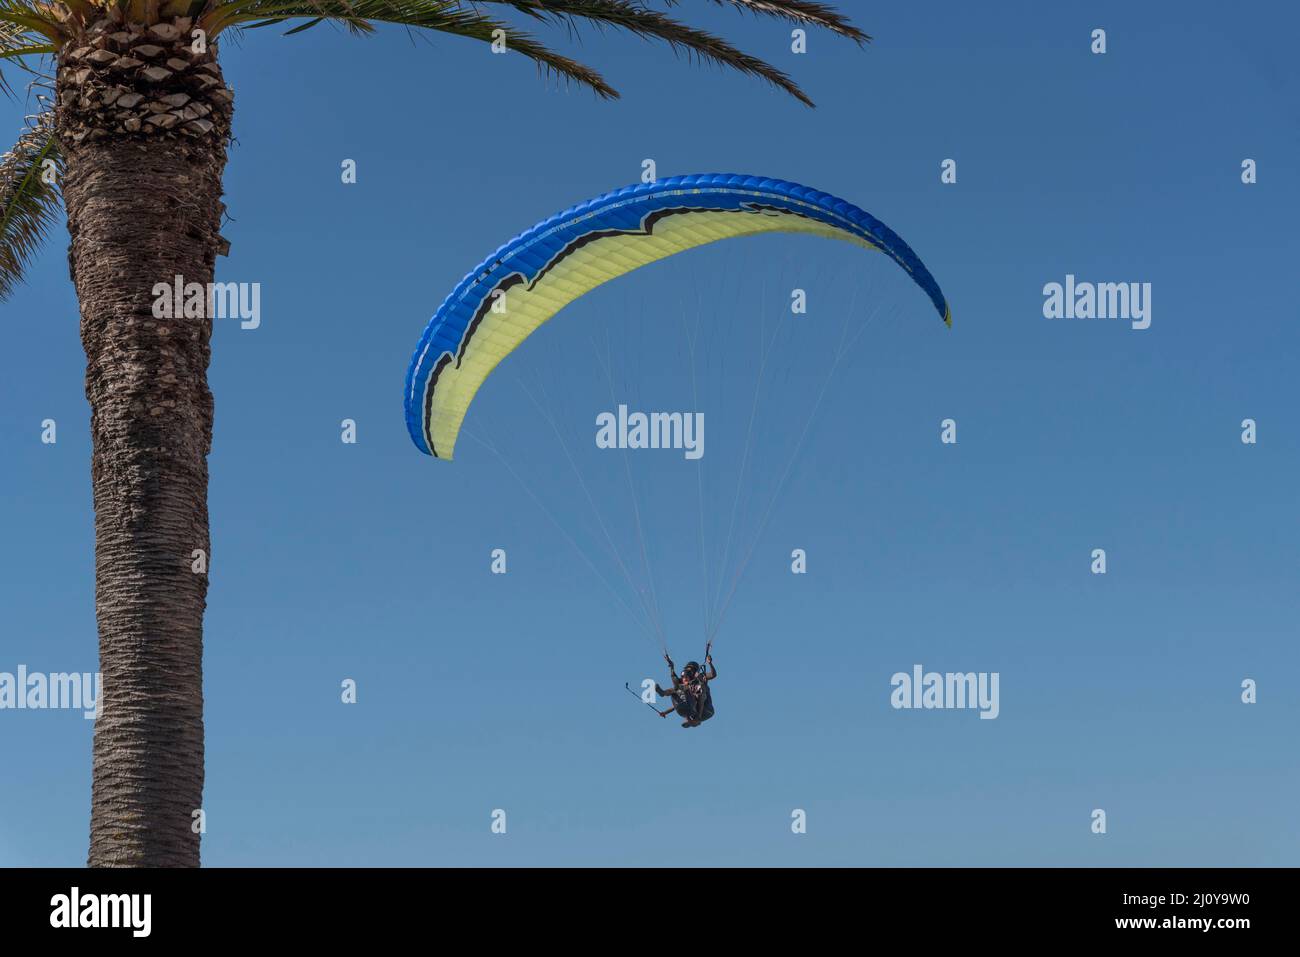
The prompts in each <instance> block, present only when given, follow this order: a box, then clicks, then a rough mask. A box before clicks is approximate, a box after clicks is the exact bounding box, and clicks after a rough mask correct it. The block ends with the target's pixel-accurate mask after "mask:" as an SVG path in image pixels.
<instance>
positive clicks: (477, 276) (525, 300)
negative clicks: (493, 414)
mask: <svg viewBox="0 0 1300 957" xmlns="http://www.w3.org/2000/svg"><path fill="white" fill-rule="evenodd" d="M766 232H790V233H810V234H813V235H817V236H824V237H827V238H830V239H840V240H844V241H847V242H851V243H855V244H857V245H859V246H863V247H865V248H867V249H874V250H878V251H880V252H882V253H884V254H885V255H887V256H889V257H890V258H891V259H893V260H894V262H896V263H897V264H898V265H899V266H901V267H902V268H903V269H904V270H906V271H907V273H908V274H909V275H910V276H911V277H912V279H913V280H914V281H915V282H916V284H917V285H918V286H920V287H921V289H922V290H923V291H924V292H925V293H926V295H927V296H929V297H930V301H931V302H932V303H933V304H934V307H935V309H936V310H937V311H938V313H939V315H940V316H941V317H942V318H943V321H944V322H945V323H947V324H949V325H951V324H952V313H951V311H950V310H949V307H948V302H947V300H946V299H945V298H944V296H943V293H942V292H941V291H940V289H939V286H938V284H937V283H936V282H935V280H934V277H933V276H931V275H930V271H929V270H928V269H927V268H926V267H925V264H924V263H922V262H921V260H920V258H919V257H918V256H917V255H916V253H914V252H913V251H912V249H911V247H909V246H908V245H907V243H905V242H903V240H902V239H900V238H899V236H898V235H897V234H896V233H895V232H894V231H893V230H891V229H890V228H889V227H888V226H886V225H885V224H884V223H882V222H880V221H879V220H878V219H876V218H875V217H874V216H872V215H871V214H870V213H868V212H866V211H865V210H862V209H859V208H858V207H857V206H854V205H853V204H852V203H848V202H846V201H845V200H842V199H837V198H836V197H834V196H831V195H829V194H827V193H822V192H818V191H817V190H814V189H809V188H808V187H806V186H799V185H797V184H795V183H789V182H785V181H784V180H777V179H765V178H762V177H755V176H739V175H732V174H722V173H708V174H698V175H691V176H675V177H672V178H671V179H664V180H658V181H656V182H653V183H642V184H637V185H634V186H628V187H625V188H623V189H619V190H615V191H614V192H612V193H606V194H605V195H603V196H598V197H596V198H595V199H591V200H588V201H587V202H585V203H579V204H578V205H577V206H574V207H572V208H570V209H567V210H565V211H564V212H562V213H559V214H557V215H555V216H552V217H551V218H550V219H547V220H544V221H543V222H541V223H538V224H537V225H536V226H534V227H533V228H532V229H530V230H528V231H527V232H524V233H521V234H520V235H519V236H517V237H516V238H514V239H512V240H511V241H510V242H508V243H506V244H505V245H504V246H502V247H501V248H500V249H498V250H497V251H496V252H495V253H493V254H492V255H491V256H489V257H488V258H487V259H485V260H484V261H483V262H482V263H481V264H480V265H479V266H478V268H476V269H474V270H473V271H472V272H470V273H469V274H468V275H467V276H465V278H464V279H462V280H461V282H460V284H459V285H458V286H457V287H456V288H455V290H454V291H453V292H452V293H451V295H450V296H448V297H447V299H446V300H445V301H444V302H443V303H442V305H441V306H439V307H438V311H437V312H435V313H434V315H433V318H432V319H430V320H429V324H428V326H426V327H425V330H424V335H423V336H422V337H421V338H420V343H419V345H418V346H417V347H416V350H415V353H414V355H413V356H412V357H411V363H410V367H409V369H408V370H407V374H406V395H405V405H406V426H407V430H408V431H409V432H410V434H411V440H412V441H413V442H414V443H415V445H416V448H418V449H419V450H420V451H421V452H424V453H426V454H427V455H432V456H435V457H437V458H442V459H450V458H451V457H452V453H453V452H454V451H455V447H456V438H457V436H458V435H459V433H460V427H461V423H462V422H463V421H464V418H465V413H466V411H467V410H468V409H469V404H470V402H471V401H472V400H473V398H474V394H475V393H476V392H477V391H478V389H479V386H481V385H482V384H483V381H484V380H485V379H486V378H487V376H488V375H489V374H490V373H491V372H492V370H493V369H494V368H496V366H497V364H498V363H499V362H500V361H501V360H502V359H504V358H505V357H506V356H507V355H509V354H510V352H511V351H512V350H514V349H515V347H517V346H518V345H519V344H520V343H521V342H523V341H524V340H525V339H526V338H528V336H529V335H531V334H532V333H533V332H534V331H535V330H536V329H537V328H538V327H539V326H540V325H542V324H543V323H544V322H546V321H547V320H548V319H550V318H551V317H552V316H554V315H555V314H556V313H557V312H559V311H560V310H561V309H563V308H564V307H565V306H566V305H568V304H569V303H570V302H572V301H573V300H575V299H577V298H578V297H579V296H582V295H584V294H585V293H587V292H590V291H591V290H592V289H595V288H596V287H597V286H599V285H601V284H602V283H605V282H607V281H609V280H610V279H614V278H617V277H618V276H621V275H623V274H624V273H628V272H631V271H632V270H634V269H637V268H638V267H640V266H644V265H646V264H647V263H651V262H654V261H656V260H659V259H663V258H664V257H666V256H671V255H673V254H675V253H679V252H683V251H685V250H687V249H691V248H694V247H696V246H702V245H704V244H706V243H711V242H716V241H717V240H721V239H730V238H733V237H737V236H749V235H754V234H756V233H766Z"/></svg>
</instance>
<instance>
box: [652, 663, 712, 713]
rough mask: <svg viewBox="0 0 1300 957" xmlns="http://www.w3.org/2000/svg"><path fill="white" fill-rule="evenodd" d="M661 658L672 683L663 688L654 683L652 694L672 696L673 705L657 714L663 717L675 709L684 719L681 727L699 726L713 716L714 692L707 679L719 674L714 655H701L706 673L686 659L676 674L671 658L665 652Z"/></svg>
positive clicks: (709, 680)
mask: <svg viewBox="0 0 1300 957" xmlns="http://www.w3.org/2000/svg"><path fill="white" fill-rule="evenodd" d="M664 660H665V661H667V662H668V674H669V675H670V676H671V677H672V680H673V686H672V688H671V689H668V690H665V689H663V688H661V687H659V685H657V684H656V685H655V693H656V694H658V695H661V696H663V697H665V698H672V699H673V706H672V707H671V708H669V709H668V710H667V711H660V712H659V717H661V718H666V717H668V716H669V715H670V714H672V713H673V712H674V711H676V712H677V713H678V714H679V715H680V716H681V717H683V718H685V719H686V720H685V721H683V722H682V727H683V728H695V727H698V726H699V725H700V724H702V723H703V722H705V721H708V720H709V719H710V718H712V717H713V693H712V692H711V691H710V690H709V682H711V681H712V680H713V679H714V678H716V677H717V676H718V669H717V668H715V667H714V665H713V656H712V655H711V654H708V653H707V652H706V653H705V656H704V660H705V661H706V662H707V663H708V665H709V672H708V674H705V673H704V672H703V671H701V670H700V666H699V665H698V664H697V663H696V662H694V661H688V662H687V663H686V667H685V668H683V669H682V673H681V675H680V676H678V674H677V668H676V666H675V665H674V664H673V659H672V658H669V657H668V656H667V655H664Z"/></svg>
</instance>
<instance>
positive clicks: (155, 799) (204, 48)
mask: <svg viewBox="0 0 1300 957" xmlns="http://www.w3.org/2000/svg"><path fill="white" fill-rule="evenodd" d="M711 2H712V3H714V4H715V5H730V6H732V7H736V8H739V9H741V10H747V11H750V12H752V13H755V14H760V15H765V16H772V17H778V18H782V19H785V20H786V21H789V22H793V23H796V24H799V25H800V26H803V27H820V28H824V29H827V30H831V31H833V32H835V33H838V34H841V35H843V36H846V37H849V38H850V39H852V40H854V41H856V42H858V43H860V44H861V43H864V42H866V41H867V40H868V39H869V38H868V37H867V36H866V35H865V34H864V33H862V32H861V31H860V30H858V29H857V28H856V27H854V26H853V25H851V24H850V23H849V22H848V20H847V19H846V18H844V17H843V16H841V15H840V14H838V13H836V12H835V11H834V10H833V9H831V8H830V7H829V6H827V5H825V4H823V3H818V2H813V0H711ZM666 5H667V6H674V5H675V3H674V0H666ZM493 7H508V8H512V9H513V10H514V11H515V12H517V13H520V14H523V15H525V16H526V17H528V18H530V19H531V20H532V21H534V22H536V23H537V24H541V25H547V24H551V25H568V26H573V25H575V24H578V23H582V22H586V23H589V24H594V25H595V26H597V27H612V28H616V29H621V30H625V31H628V32H630V33H633V34H635V35H637V36H640V37H643V38H646V39H649V40H658V41H662V42H664V43H667V44H668V45H669V46H671V47H672V48H673V49H674V50H677V51H680V52H683V53H685V54H686V55H687V56H688V57H694V58H696V59H698V60H701V61H707V62H712V63H715V64H719V65H722V66H725V67H730V68H734V69H736V70H739V71H741V72H742V73H746V74H750V75H752V76H755V77H758V78H760V79H762V80H765V81H767V82H769V83H771V84H773V85H775V86H776V87H778V88H779V89H782V90H784V91H786V92H787V93H789V94H791V95H792V96H794V97H796V98H797V99H799V100H800V101H802V102H804V103H807V104H809V105H811V101H809V99H808V98H807V96H805V95H804V93H803V91H802V90H800V89H799V87H798V86H796V85H795V83H794V82H793V81H792V80H791V79H790V77H788V76H787V75H786V74H785V73H783V72H781V71H780V70H778V69H777V68H775V67H774V66H772V65H770V64H768V63H766V62H764V61H762V60H760V59H757V58H755V57H752V56H749V55H747V54H745V53H743V52H741V51H740V50H738V49H736V48H735V47H734V46H732V45H731V44H729V43H728V42H726V41H725V40H724V39H722V38H720V37H718V36H715V35H713V34H710V33H707V32H705V31H702V30H698V29H694V28H692V27H689V26H687V25H685V24H683V23H681V22H679V21H678V20H676V19H674V18H673V17H670V16H668V15H666V14H665V13H662V12H658V11H656V10H653V9H650V8H649V7H647V6H646V5H645V4H644V3H643V2H638V0H479V2H467V0H229V2H218V0H0V65H6V66H9V67H11V68H13V67H17V68H18V69H21V70H24V71H26V72H27V73H28V74H29V75H31V76H32V77H33V79H32V81H31V86H30V88H31V90H32V91H33V92H34V95H35V100H36V102H37V104H38V107H39V108H38V111H37V112H36V114H35V115H33V116H31V117H29V118H28V122H27V127H26V129H25V130H24V131H23V132H22V135H21V136H20V137H19V140H18V142H17V144H16V145H15V146H14V148H13V150H12V151H11V152H9V153H7V154H5V155H4V157H3V158H0V300H3V299H5V298H7V297H8V295H9V294H10V293H11V292H12V291H13V288H14V286H15V284H16V283H17V282H19V281H20V280H21V277H22V274H23V269H24V267H25V266H26V265H27V263H28V262H29V261H30V259H31V257H32V256H33V255H34V254H35V252H36V251H37V248H38V247H39V245H40V243H41V240H42V239H43V237H44V236H45V235H46V233H47V232H48V231H49V229H50V228H51V227H52V226H53V225H54V224H55V222H56V220H57V216H58V211H59V206H60V203H62V205H63V207H64V208H65V209H66V210H67V221H68V232H69V234H70V236H71V245H70V251H69V257H68V259H69V265H70V268H71V273H72V281H73V283H74V284H75V286H76V290H77V298H78V300H79V302H80V306H81V340H82V344H83V345H84V347H85V350H86V398H87V399H88V400H89V402H90V408H91V432H92V438H93V449H92V457H91V479H92V482H93V485H94V506H95V605H96V613H97V618H98V623H99V652H100V670H101V672H102V673H103V679H104V685H103V688H104V692H103V702H102V711H101V714H100V717H99V718H98V720H97V721H96V724H95V741H94V773H93V788H92V808H91V822H90V855H89V863H90V864H91V866H197V865H198V863H199V833H198V832H199V828H198V827H197V826H196V823H195V822H196V820H197V817H196V812H197V811H198V810H199V809H200V808H201V806H202V796H203V685H202V673H201V660H202V653H203V611H204V607H205V605H206V602H207V576H206V572H205V569H206V565H205V564H204V563H205V562H206V561H207V559H208V557H209V555H210V552H209V540H208V505H207V489H208V466H207V455H208V450H209V449H210V447H211V444H212V394H211V392H210V391H209V390H208V382H207V368H208V358H209V352H210V339H211V333H212V320H211V317H210V316H201V317H193V318H183V317H181V316H179V315H178V316H176V317H175V318H171V317H165V318H159V317H157V316H155V312H154V302H155V299H156V297H155V295H154V287H155V285H156V284H157V283H160V282H164V283H170V282H172V281H173V277H176V276H180V277H183V281H184V283H186V284H188V283H190V282H196V283H201V284H204V288H207V287H206V284H207V283H209V282H211V281H212V278H213V271H214V265H215V262H216V258H217V256H218V255H221V254H223V253H224V251H225V249H226V246H227V244H226V241H225V240H224V239H223V238H222V236H221V220H222V214H223V212H224V210H225V206H224V204H223V203H222V202H221V195H222V190H221V178H222V172H223V170H224V168H225V165H226V150H227V147H228V144H229V142H230V135H231V116H232V112H233V103H234V94H233V92H232V91H231V90H230V88H229V87H228V86H227V85H226V82H225V79H224V77H223V76H222V72H221V67H220V65H219V63H218V56H217V53H218V44H219V38H220V37H221V36H222V35H223V34H224V33H225V32H226V31H246V30H252V29H254V28H257V27H262V26H270V25H274V24H282V23H288V22H290V21H297V24H296V25H294V26H293V27H292V28H291V29H289V30H288V31H287V32H286V35H288V34H290V33H298V32H300V31H303V30H307V29H309V28H311V27H313V26H316V25H317V24H320V23H322V22H326V21H329V22H332V23H336V24H342V25H343V26H344V27H346V28H347V29H348V30H350V31H351V32H353V33H357V34H364V33H369V32H372V31H373V30H374V29H375V28H376V25H377V24H400V25H402V26H405V27H408V28H414V29H416V30H429V31H441V32H444V33H451V34H456V35H458V36H462V37H468V38H470V39H474V40H480V41H484V42H489V43H490V42H493V40H494V39H499V38H500V37H502V36H504V37H505V38H506V42H507V44H508V47H509V49H511V50H513V51H514V52H515V53H518V54H522V55H523V56H525V57H528V58H530V59H532V60H534V61H535V62H536V63H537V65H538V67H539V69H540V70H542V71H544V72H547V73H550V74H554V75H556V76H558V77H560V78H562V79H563V80H565V81H569V82H572V83H575V84H578V85H580V86H584V87H587V88H589V89H590V90H592V91H594V93H595V94H596V95H597V96H599V97H604V98H613V97H617V96H618V93H617V92H616V91H615V90H614V89H613V88H612V87H611V86H610V85H609V84H608V83H607V82H606V81H605V79H604V78H603V77H602V76H601V75H600V74H599V73H597V72H596V71H594V70H592V69H590V68H588V67H586V66H584V65H583V64H581V63H579V62H577V61H576V60H572V59H570V58H568V57H565V56H562V55H560V54H558V53H556V52H553V51H552V50H551V49H550V48H548V47H547V46H545V45H543V44H542V43H541V42H539V41H538V40H536V39H534V38H533V37H532V36H531V35H529V34H527V33H524V32H522V31H519V30H516V29H514V28H512V27H510V26H508V25H507V24H506V23H504V22H501V21H498V20H497V19H495V18H494V17H492V16H490V15H489V12H488V11H489V10H491V9H492V8H493ZM498 31H504V33H500V32H498ZM51 69H52V70H53V78H52V82H51V77H50V76H49V74H48V73H47V72H45V71H46V70H51ZM12 78H13V74H12V73H11V74H10V75H9V77H5V76H4V75H3V74H2V73H0V88H3V89H5V90H7V91H9V92H12V87H11V86H9V85H7V84H6V83H5V82H4V81H5V80H6V79H12ZM203 311H209V310H203ZM200 552H201V553H202V554H201V555H199V553H200Z"/></svg>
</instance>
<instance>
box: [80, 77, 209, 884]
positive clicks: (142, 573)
mask: <svg viewBox="0 0 1300 957" xmlns="http://www.w3.org/2000/svg"><path fill="white" fill-rule="evenodd" d="M214 66H215V64H214ZM215 75H217V76H219V73H216V74H215ZM78 79H84V77H83V78H78V77H76V76H75V73H74V72H73V71H72V70H71V69H61V70H60V75H59V86H60V90H61V92H67V91H69V90H75V89H76V87H77V86H78V85H80V86H84V84H77V82H76V81H77V80H78ZM222 88H223V89H224V84H223V85H222ZM78 92H80V91H78ZM91 99H92V100H93V99H94V94H93V92H92V94H91ZM223 105H224V107H225V111H226V117H225V118H224V119H225V120H227V122H222V123H220V124H219V126H220V127H221V129H217V130H213V129H205V130H203V131H202V134H201V135H197V136H177V135H169V134H167V133H166V132H165V131H163V130H152V131H151V130H147V129H146V130H144V131H138V130H137V131H132V132H130V133H127V132H123V131H122V122H121V120H120V118H118V119H117V120H114V119H113V118H112V117H111V116H106V117H105V120H104V123H103V124H99V123H95V122H89V123H88V122H86V116H85V114H82V115H80V116H74V115H72V114H71V113H68V112H64V113H63V114H62V115H61V116H60V121H61V122H60V141H61V145H62V148H63V151H64V156H65V161H66V172H65V177H64V181H63V197H64V202H65V204H66V207H67V211H68V229H69V232H70V233H71V239H72V242H71V249H70V253H69V264H70V267H71V271H72V279H73V282H74V283H75V284H76V289H77V298H78V300H79V302H80V305H81V340H82V344H83V345H84V347H85V350H86V398H87V399H88V400H89V401H90V408H91V431H92V439H93V451H92V460H91V476H92V480H93V483H94V503H95V606H96V614H97V618H98V622H99V653H100V670H101V672H102V674H103V681H104V684H103V698H102V704H101V709H102V710H101V712H100V715H99V717H98V719H97V720H96V722H95V742H94V783H93V793H92V810H91V822H90V855H89V863H90V864H91V866H126V867H132V866H136V867H148V866H155V867H169V866H170V867H174V866H190V867H195V866H198V864H199V839H200V834H199V833H198V831H199V828H198V823H197V822H198V820H199V818H198V817H197V816H196V814H195V812H196V811H199V810H200V809H201V808H202V801H203V677H202V658H203V611H204V607H205V605H206V603H207V590H208V579H207V572H206V566H205V567H203V568H202V569H201V571H199V572H196V571H195V570H193V563H194V561H195V557H194V555H195V552H196V551H197V550H201V551H202V553H203V556H204V562H205V563H206V561H207V560H208V558H209V556H210V549H209V539H208V504H207V497H208V465H207V455H208V451H209V449H210V448H211V444H212V394H211V392H210V391H209V390H208V382H207V369H208V359H209V355H210V340H211V336H212V320H211V317H210V316H207V315H205V316H204V317H201V318H183V317H177V318H157V317H156V316H155V310H154V303H155V299H156V298H157V297H156V296H155V292H154V287H155V286H156V285H157V284H159V283H166V284H168V285H169V286H170V285H171V284H172V283H173V282H174V281H175V278H176V277H177V276H180V277H183V278H182V282H184V283H193V282H197V283H203V284H206V283H208V282H211V281H212V278H213V267H214V263H215V260H216V256H217V252H218V248H219V246H220V245H221V243H222V239H221V237H220V225H221V213H222V210H223V206H222V204H221V174H222V172H223V170H224V168H225V162H226V139H225V134H226V132H227V131H228V130H229V124H228V110H229V106H228V103H227V104H223ZM83 106H84V103H83ZM92 120H93V117H92ZM109 124H115V126H116V129H111V128H110V129H104V126H108V125H109ZM209 127H211V124H209ZM78 134H80V135H78ZM204 288H206V285H205V287H204ZM204 311H205V313H206V312H207V310H204Z"/></svg>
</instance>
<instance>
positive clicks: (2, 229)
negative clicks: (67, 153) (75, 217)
mask: <svg viewBox="0 0 1300 957" xmlns="http://www.w3.org/2000/svg"><path fill="white" fill-rule="evenodd" d="M47 161H50V162H51V163H52V164H53V165H52V166H51V165H49V164H47ZM51 169H52V170H53V171H54V172H55V182H54V183H49V182H47V181H46V180H47V178H48V173H47V170H51ZM62 173H63V161H62V157H61V156H60V154H59V148H58V143H57V142H56V140H55V136H54V112H53V110H46V111H45V112H43V113H40V114H38V115H36V116H31V117H28V125H27V129H25V130H24V131H23V133H22V135H21V136H19V137H18V142H17V143H15V144H14V148H13V149H12V150H10V151H9V152H8V153H5V154H4V155H3V156H0V301H4V300H5V299H8V298H9V296H10V295H11V294H12V293H13V290H14V287H15V286H17V285H18V283H19V282H21V281H22V277H23V271H24V270H25V269H26V267H27V264H28V262H30V261H31V258H32V257H33V256H34V255H35V254H36V251H37V250H38V249H39V248H40V245H41V242H42V241H43V240H44V239H45V236H46V234H47V233H48V232H49V229H50V227H51V226H53V225H54V223H55V222H56V220H57V219H58V214H59V205H60V203H59V188H58V185H57V180H58V177H59V176H61V175H62Z"/></svg>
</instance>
